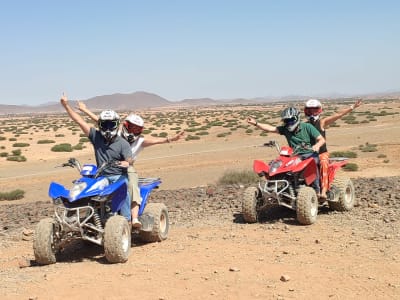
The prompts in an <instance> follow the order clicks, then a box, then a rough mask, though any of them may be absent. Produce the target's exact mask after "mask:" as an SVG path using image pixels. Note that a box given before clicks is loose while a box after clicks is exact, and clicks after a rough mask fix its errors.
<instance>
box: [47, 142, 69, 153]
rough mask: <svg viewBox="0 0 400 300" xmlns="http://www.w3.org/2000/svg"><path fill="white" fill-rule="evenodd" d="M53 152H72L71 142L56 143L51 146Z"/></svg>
mask: <svg viewBox="0 0 400 300" xmlns="http://www.w3.org/2000/svg"><path fill="white" fill-rule="evenodd" d="M51 151H53V152H72V146H71V144H69V143H63V144H58V145H54V146H53V147H51Z"/></svg>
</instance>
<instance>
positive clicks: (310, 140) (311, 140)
mask: <svg viewBox="0 0 400 300" xmlns="http://www.w3.org/2000/svg"><path fill="white" fill-rule="evenodd" d="M277 129H278V133H279V134H281V135H284V136H285V137H286V140H287V142H288V144H289V146H290V147H292V148H293V149H295V148H296V147H297V146H302V144H304V146H305V147H301V148H299V149H298V150H297V151H296V152H297V153H299V154H308V153H312V152H313V151H312V150H311V146H312V145H314V144H315V143H316V142H317V137H318V136H320V135H321V134H320V133H319V131H318V130H317V129H316V128H315V127H314V126H313V125H311V124H309V123H303V122H300V124H299V128H298V129H297V130H295V131H293V132H290V131H289V130H287V128H286V127H285V126H278V127H277ZM303 148H307V149H303Z"/></svg>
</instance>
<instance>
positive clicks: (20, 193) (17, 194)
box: [0, 189, 25, 201]
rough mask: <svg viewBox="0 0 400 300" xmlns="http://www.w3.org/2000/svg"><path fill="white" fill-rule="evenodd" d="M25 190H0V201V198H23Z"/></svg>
mask: <svg viewBox="0 0 400 300" xmlns="http://www.w3.org/2000/svg"><path fill="white" fill-rule="evenodd" d="M24 195H25V191H23V190H20V189H17V190H13V191H11V192H0V201H1V200H18V199H22V198H24Z"/></svg>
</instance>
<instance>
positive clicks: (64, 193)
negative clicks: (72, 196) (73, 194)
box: [49, 181, 69, 199]
mask: <svg viewBox="0 0 400 300" xmlns="http://www.w3.org/2000/svg"><path fill="white" fill-rule="evenodd" d="M49 197H50V198H52V199H56V198H59V197H63V198H68V197H69V191H68V190H67V189H66V188H65V187H64V186H62V185H61V184H59V183H57V182H53V181H52V182H51V183H50V186H49Z"/></svg>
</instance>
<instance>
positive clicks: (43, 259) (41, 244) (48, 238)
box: [33, 218, 57, 265]
mask: <svg viewBox="0 0 400 300" xmlns="http://www.w3.org/2000/svg"><path fill="white" fill-rule="evenodd" d="M54 233H55V222H54V220H53V219H52V218H46V219H42V220H40V222H39V223H38V224H37V225H36V228H35V234H34V239H33V252H34V255H35V259H36V262H37V263H38V264H40V265H49V264H54V263H56V261H57V260H56V250H55V244H54Z"/></svg>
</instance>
